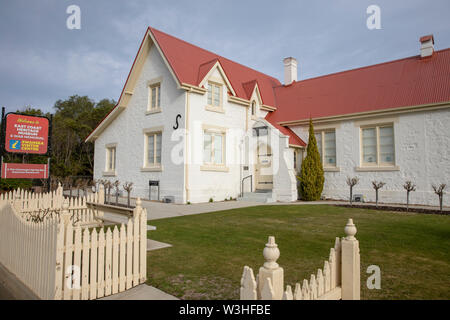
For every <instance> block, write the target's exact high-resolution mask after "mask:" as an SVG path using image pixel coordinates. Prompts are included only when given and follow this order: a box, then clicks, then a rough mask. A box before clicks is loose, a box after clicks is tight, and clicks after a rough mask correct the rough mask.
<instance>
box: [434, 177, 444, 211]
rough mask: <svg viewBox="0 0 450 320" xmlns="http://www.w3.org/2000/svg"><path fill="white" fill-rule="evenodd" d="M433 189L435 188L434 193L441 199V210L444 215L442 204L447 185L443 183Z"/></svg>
mask: <svg viewBox="0 0 450 320" xmlns="http://www.w3.org/2000/svg"><path fill="white" fill-rule="evenodd" d="M432 187H433V190H434V193H436V194H437V195H438V197H439V208H440V209H441V213H442V202H443V199H444V189H445V187H446V184H445V183H442V184H440V185H439V187H437V186H435V185H434V184H433V185H432Z"/></svg>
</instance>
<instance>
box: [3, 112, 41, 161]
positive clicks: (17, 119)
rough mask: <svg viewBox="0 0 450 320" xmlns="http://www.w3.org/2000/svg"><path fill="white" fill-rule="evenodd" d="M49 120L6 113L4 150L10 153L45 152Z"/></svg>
mask: <svg viewBox="0 0 450 320" xmlns="http://www.w3.org/2000/svg"><path fill="white" fill-rule="evenodd" d="M48 136H49V120H48V119H47V118H45V117H35V116H26V115H21V114H15V113H9V114H7V115H6V130H5V150H6V151H7V152H12V153H33V154H46V153H47V151H48Z"/></svg>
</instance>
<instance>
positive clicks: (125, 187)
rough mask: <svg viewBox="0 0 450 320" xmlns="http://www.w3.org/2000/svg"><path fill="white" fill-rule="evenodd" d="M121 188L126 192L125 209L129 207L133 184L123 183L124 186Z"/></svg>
mask: <svg viewBox="0 0 450 320" xmlns="http://www.w3.org/2000/svg"><path fill="white" fill-rule="evenodd" d="M123 188H124V189H125V191H126V192H127V194H128V195H127V207H129V206H130V195H131V190H132V189H133V182H125V184H124V185H123Z"/></svg>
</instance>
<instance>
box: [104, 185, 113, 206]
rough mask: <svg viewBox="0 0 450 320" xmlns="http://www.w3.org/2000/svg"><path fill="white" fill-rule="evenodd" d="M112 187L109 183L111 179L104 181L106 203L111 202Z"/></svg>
mask: <svg viewBox="0 0 450 320" xmlns="http://www.w3.org/2000/svg"><path fill="white" fill-rule="evenodd" d="M112 187H113V184H112V183H111V181H109V180H108V181H106V183H105V188H106V190H108V204H110V203H111V189H112Z"/></svg>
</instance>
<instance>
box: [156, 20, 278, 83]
mask: <svg viewBox="0 0 450 320" xmlns="http://www.w3.org/2000/svg"><path fill="white" fill-rule="evenodd" d="M149 28H150V29H151V30H155V31H157V32H160V33H162V34H164V35H166V36H168V37H171V38H174V39H176V40H178V41H181V42H184V43H186V44H188V45H190V46H193V47H196V48H198V49H200V50H203V51H206V52H208V53H211V54H214V55H216V56H218V57H219V58H221V59H224V60H227V61H229V62H232V63H235V64H238V65H240V66H241V67H244V68H247V69H250V70H252V71H254V72H256V73H259V74H261V75H263V76H266V77H269V78H271V79H274V80H276V81H278V82H280V80H278V79H277V78H275V77H273V76H270V75H268V74H266V73H263V72H261V71H258V70H256V69H253V68H251V67H248V66H246V65H243V64H242V63H239V62H236V61H234V60H231V59H228V58H225V57H224V56H221V55H220V54H217V53H215V52H212V51H210V50H207V49H204V48H202V47H200V46H198V45H195V44H193V43H190V42H187V41H186V40H183V39H180V38H177V37H175V36H173V35H170V34H168V33H166V32H164V31H161V30H158V29H156V28H153V27H150V26H149ZM216 59H217V58H216ZM211 61H212V60H210V61H209V62H211ZM205 63H207V62H205Z"/></svg>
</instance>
